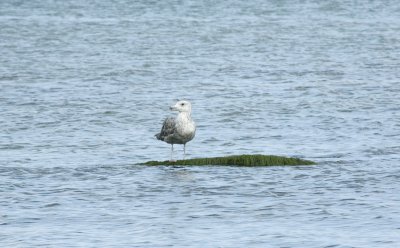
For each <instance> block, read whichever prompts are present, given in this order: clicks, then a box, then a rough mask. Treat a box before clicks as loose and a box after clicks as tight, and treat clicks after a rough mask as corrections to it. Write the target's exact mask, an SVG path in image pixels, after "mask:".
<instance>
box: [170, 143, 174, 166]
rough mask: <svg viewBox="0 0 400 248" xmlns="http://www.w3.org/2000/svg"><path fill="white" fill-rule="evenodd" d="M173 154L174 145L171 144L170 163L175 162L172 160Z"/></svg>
mask: <svg viewBox="0 0 400 248" xmlns="http://www.w3.org/2000/svg"><path fill="white" fill-rule="evenodd" d="M173 154H174V144H171V159H170V160H169V161H170V162H172V161H174V160H173V159H172V157H173Z"/></svg>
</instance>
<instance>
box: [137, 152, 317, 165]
mask: <svg viewBox="0 0 400 248" xmlns="http://www.w3.org/2000/svg"><path fill="white" fill-rule="evenodd" d="M141 164H143V165H149V166H157V165H172V166H174V165H188V166H189V165H194V166H198V165H225V166H278V165H283V166H285V165H313V164H316V163H315V162H313V161H310V160H305V159H300V158H290V157H282V156H273V155H260V154H257V155H233V156H226V157H213V158H194V159H187V160H177V161H173V162H171V161H168V160H167V161H148V162H145V163H141Z"/></svg>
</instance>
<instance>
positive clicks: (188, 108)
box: [170, 100, 192, 114]
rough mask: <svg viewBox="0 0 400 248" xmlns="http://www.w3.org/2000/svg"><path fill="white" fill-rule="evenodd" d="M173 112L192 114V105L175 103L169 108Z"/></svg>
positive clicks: (184, 102)
mask: <svg viewBox="0 0 400 248" xmlns="http://www.w3.org/2000/svg"><path fill="white" fill-rule="evenodd" d="M170 109H171V110H173V111H178V112H179V113H182V112H183V113H189V114H190V113H191V112H192V104H191V103H190V102H189V101H185V100H181V101H178V102H177V103H175V105H173V106H171V107H170Z"/></svg>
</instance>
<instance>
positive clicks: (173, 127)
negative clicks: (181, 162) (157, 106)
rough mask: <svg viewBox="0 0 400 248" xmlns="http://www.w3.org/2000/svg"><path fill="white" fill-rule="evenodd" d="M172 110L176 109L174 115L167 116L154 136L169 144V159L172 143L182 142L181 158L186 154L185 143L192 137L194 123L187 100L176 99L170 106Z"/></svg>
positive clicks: (194, 128) (172, 147) (190, 106)
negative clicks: (176, 113)
mask: <svg viewBox="0 0 400 248" xmlns="http://www.w3.org/2000/svg"><path fill="white" fill-rule="evenodd" d="M170 109H171V110H173V111H178V112H179V113H178V115H177V116H176V117H167V118H166V119H165V120H164V123H163V126H162V128H161V132H160V133H158V134H156V135H155V136H156V138H157V139H158V140H161V141H165V142H167V143H168V144H171V145H172V146H171V161H172V155H173V152H174V144H183V159H185V156H186V143H187V142H189V141H191V140H192V139H193V138H194V135H195V132H196V123H195V122H194V121H193V120H192V116H191V115H192V104H191V103H190V102H189V101H184V100H183V101H178V102H177V103H176V104H175V105H173V106H171V107H170Z"/></svg>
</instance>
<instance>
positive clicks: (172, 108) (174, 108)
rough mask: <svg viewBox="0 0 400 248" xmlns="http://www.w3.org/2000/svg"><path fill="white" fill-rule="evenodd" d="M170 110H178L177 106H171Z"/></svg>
mask: <svg viewBox="0 0 400 248" xmlns="http://www.w3.org/2000/svg"><path fill="white" fill-rule="evenodd" d="M169 109H170V110H172V111H175V110H177V109H176V107H175V106H171V107H169Z"/></svg>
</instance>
